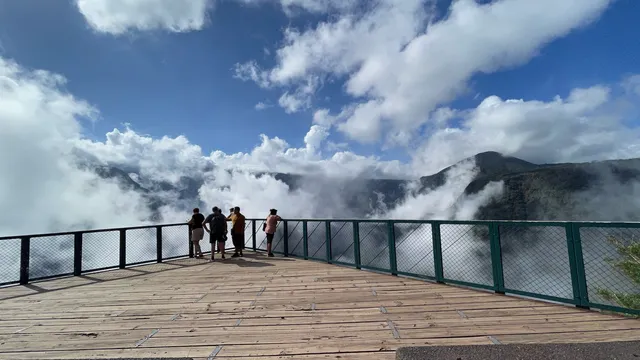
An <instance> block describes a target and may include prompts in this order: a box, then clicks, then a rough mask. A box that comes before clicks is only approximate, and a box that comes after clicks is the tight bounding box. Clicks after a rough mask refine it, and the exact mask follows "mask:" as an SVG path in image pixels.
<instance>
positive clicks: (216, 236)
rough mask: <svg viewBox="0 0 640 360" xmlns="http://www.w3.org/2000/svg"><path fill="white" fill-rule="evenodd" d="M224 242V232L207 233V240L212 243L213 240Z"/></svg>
mask: <svg viewBox="0 0 640 360" xmlns="http://www.w3.org/2000/svg"><path fill="white" fill-rule="evenodd" d="M216 241H217V242H224V241H225V238H224V234H223V233H210V234H209V242H210V243H211V244H213V243H214V242H216Z"/></svg>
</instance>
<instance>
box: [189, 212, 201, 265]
mask: <svg viewBox="0 0 640 360" xmlns="http://www.w3.org/2000/svg"><path fill="white" fill-rule="evenodd" d="M203 222H204V215H202V214H200V209H198V208H194V209H193V215H191V220H189V225H190V226H191V243H192V244H193V247H194V249H195V255H196V258H198V259H200V258H202V257H203V256H204V255H202V249H201V248H200V240H202V238H203V237H204V229H203V228H202V223H203Z"/></svg>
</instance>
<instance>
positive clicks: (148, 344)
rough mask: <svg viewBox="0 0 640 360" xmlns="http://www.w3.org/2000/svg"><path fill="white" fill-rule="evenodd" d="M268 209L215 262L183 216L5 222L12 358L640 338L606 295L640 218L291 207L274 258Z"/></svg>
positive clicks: (619, 287)
mask: <svg viewBox="0 0 640 360" xmlns="http://www.w3.org/2000/svg"><path fill="white" fill-rule="evenodd" d="M261 221H262V220H250V221H248V222H247V229H246V232H245V240H246V249H245V256H244V257H242V258H230V257H229V256H227V258H226V259H224V260H221V259H220V256H219V255H218V254H216V261H215V262H208V261H207V259H206V258H207V255H205V259H195V258H192V257H189V255H190V249H189V246H188V245H187V244H188V234H189V231H188V228H187V226H186V225H185V224H170V225H158V226H149V227H137V228H127V229H107V230H91V231H83V232H73V233H60V234H42V235H25V236H18V237H5V238H0V244H1V245H3V246H4V247H0V251H3V254H4V258H5V259H9V258H8V257H7V254H9V253H10V252H11V251H13V252H14V253H15V258H17V259H18V261H17V262H16V263H17V265H16V264H14V263H12V262H11V261H6V263H5V264H4V265H3V266H2V267H0V275H1V276H3V279H5V280H7V281H4V282H5V283H7V284H6V286H5V287H3V288H0V313H1V315H0V358H1V359H66V358H69V359H73V358H76V359H82V358H85V359H87V358H92V359H93V358H144V357H174V358H176V357H178V358H179V357H187V358H193V359H218V358H220V359H225V358H233V359H250V358H257V357H268V358H272V359H394V358H395V356H396V354H395V350H396V349H398V348H399V347H404V346H449V345H488V346H500V345H506V344H540V343H593V342H613V341H638V340H640V320H638V319H637V318H635V317H634V316H637V315H638V314H640V312H639V310H638V309H635V308H631V307H624V306H623V305H624V304H625V303H624V302H623V303H622V304H619V303H615V302H613V300H615V299H616V298H620V296H619V295H615V296H614V297H613V300H607V299H612V298H611V297H609V296H607V294H608V293H609V294H621V293H625V294H630V295H634V294H636V291H637V290H638V287H637V284H635V283H634V282H633V279H631V280H628V282H627V283H625V282H624V281H625V280H624V279H625V277H624V276H625V273H624V272H623V271H622V272H621V271H617V270H616V264H617V262H616V261H618V262H620V261H625V258H624V254H623V253H621V252H619V251H617V249H619V246H620V244H623V245H624V244H627V245H625V246H633V245H635V244H637V242H638V241H639V240H638V237H637V236H635V234H638V230H640V226H638V224H611V223H607V224H596V223H533V222H532V223H524V222H446V223H445V222H427V221H373V220H330V221H329V220H328V221H324V220H287V221H284V222H282V223H281V225H280V226H279V227H278V233H277V234H276V237H275V239H274V249H275V250H276V251H275V252H276V253H277V255H276V257H272V258H270V257H267V256H266V254H264V252H262V251H261V249H263V248H264V241H263V240H264V239H263V237H264V233H263V232H262V231H261V229H262V225H261ZM623 225H624V226H623ZM514 228H516V229H518V230H517V231H516V230H514ZM534 228H535V229H534ZM558 228H559V229H560V231H559V230H558ZM522 229H523V230H522ZM594 229H595V230H597V231H598V234H600V235H598V236H596V235H594V234H596V233H595V232H593V230H594ZM532 231H534V232H532ZM534 235H535V236H538V238H532V236H534ZM560 235H562V236H560ZM580 235H582V236H580ZM614 235H615V236H616V239H618V240H616V241H613V240H611V239H610V237H611V236H614ZM634 236H635V237H634ZM518 238H519V239H520V241H519V242H518V244H519V245H518V246H517V247H515V248H514V243H513V241H515V240H517V239H518ZM628 239H630V241H631V242H630V243H629V242H625V241H627V240H628ZM616 244H617V245H616ZM203 245H204V246H203V249H204V250H207V249H208V248H209V246H208V241H207V238H206V237H205V240H204V244H203ZM227 245H228V246H229V245H230V241H228V242H227ZM578 245H580V246H578ZM596 245H597V246H596ZM616 246H618V247H616ZM254 249H255V251H252V250H254ZM561 249H562V250H564V251H563V252H561V251H560V250H561ZM485 250H486V251H485ZM51 254H55V256H52V255H51ZM379 254H382V255H379ZM523 254H527V255H526V256H525V255H523ZM536 254H537V255H536ZM616 254H618V255H619V256H617V255H616ZM228 255H230V254H228ZM616 256H617V257H616ZM12 258H13V257H12ZM305 258H306V260H305ZM561 258H564V259H565V262H562V263H560V262H558V264H557V266H555V267H554V266H551V262H554V261H556V262H557V261H558V260H559V259H561ZM600 258H602V259H603V260H602V261H599V260H598V259H600ZM313 260H315V261H313ZM605 260H606V261H605ZM607 266H608V267H607ZM564 269H566V270H567V272H568V274H564V273H562V272H561V271H560V270H564ZM73 275H76V276H73ZM531 279H534V280H535V279H538V281H537V282H536V281H532V280H531ZM634 284H635V285H634ZM634 286H636V287H634ZM472 287H475V289H472ZM607 291H608V293H607ZM505 294H506V295H505ZM510 295H511V296H510ZM589 295H591V296H589ZM524 296H526V297H528V298H524ZM532 298H536V299H532ZM600 310H604V311H606V312H607V313H602V312H600Z"/></svg>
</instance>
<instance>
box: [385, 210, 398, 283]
mask: <svg viewBox="0 0 640 360" xmlns="http://www.w3.org/2000/svg"><path fill="white" fill-rule="evenodd" d="M387 233H388V237H389V270H391V275H396V276H397V275H398V261H397V259H396V234H395V229H394V225H393V221H391V220H390V221H388V222H387Z"/></svg>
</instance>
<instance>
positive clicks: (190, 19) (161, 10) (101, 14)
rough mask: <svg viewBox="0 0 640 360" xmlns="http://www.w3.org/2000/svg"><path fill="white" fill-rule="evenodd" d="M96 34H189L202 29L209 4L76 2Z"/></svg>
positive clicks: (195, 0)
mask: <svg viewBox="0 0 640 360" xmlns="http://www.w3.org/2000/svg"><path fill="white" fill-rule="evenodd" d="M75 3H76V6H77V8H78V10H79V11H80V13H81V14H82V15H83V16H84V18H85V20H86V21H87V23H88V24H89V26H91V27H92V28H93V29H94V30H95V31H98V32H101V33H108V34H112V35H122V34H125V33H127V32H129V31H134V30H135V31H149V30H164V31H170V32H188V31H194V30H200V29H202V28H204V27H205V26H206V24H207V21H208V16H207V12H208V11H209V10H210V9H211V8H212V6H213V1H212V0H75Z"/></svg>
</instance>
